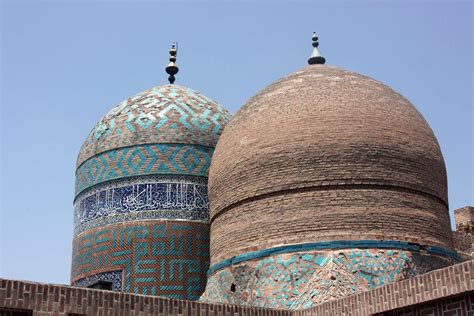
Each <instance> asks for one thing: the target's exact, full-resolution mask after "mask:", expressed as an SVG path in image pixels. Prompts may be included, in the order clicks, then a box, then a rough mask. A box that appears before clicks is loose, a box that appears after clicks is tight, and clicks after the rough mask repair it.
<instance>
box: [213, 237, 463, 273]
mask: <svg viewBox="0 0 474 316" xmlns="http://www.w3.org/2000/svg"><path fill="white" fill-rule="evenodd" d="M351 248H353V249H355V248H360V249H370V248H377V249H399V250H408V251H414V252H419V251H425V252H428V253H429V254H433V255H439V256H442V257H447V258H449V259H450V260H453V261H456V262H460V261H461V257H460V256H459V255H458V253H457V252H456V251H454V250H450V249H446V248H443V247H439V246H429V247H423V246H421V245H418V244H414V243H409V242H406V241H398V240H334V241H323V242H314V243H304V244H296V245H285V246H279V247H273V248H269V249H263V250H258V251H254V252H249V253H244V254H241V255H238V256H234V257H232V258H229V259H225V260H222V261H220V262H218V263H216V264H214V265H212V266H211V267H210V268H209V271H208V272H207V274H208V275H212V274H213V273H215V272H216V271H218V270H221V269H223V268H226V267H229V266H231V265H235V264H239V263H242V262H245V261H250V260H255V259H261V258H265V257H269V256H272V255H278V254H288V253H293V252H301V251H311V250H326V249H331V250H334V249H351ZM425 248H426V249H425Z"/></svg>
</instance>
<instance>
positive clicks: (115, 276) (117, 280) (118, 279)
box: [72, 270, 122, 291]
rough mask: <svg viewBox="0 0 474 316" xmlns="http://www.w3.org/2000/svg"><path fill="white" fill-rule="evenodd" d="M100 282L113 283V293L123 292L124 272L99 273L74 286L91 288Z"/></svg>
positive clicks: (79, 281) (81, 280)
mask: <svg viewBox="0 0 474 316" xmlns="http://www.w3.org/2000/svg"><path fill="white" fill-rule="evenodd" d="M99 281H105V282H111V283H112V291H122V270H117V271H108V272H102V273H97V274H94V275H91V276H88V277H85V278H82V279H80V280H77V281H76V282H74V283H73V284H72V285H73V286H78V287H89V286H91V285H94V284H96V283H98V282H99Z"/></svg>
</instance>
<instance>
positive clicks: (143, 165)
mask: <svg viewBox="0 0 474 316" xmlns="http://www.w3.org/2000/svg"><path fill="white" fill-rule="evenodd" d="M213 152H214V149H213V148H211V147H205V146H199V145H184V144H150V145H141V146H134V147H125V148H119V149H117V150H110V151H108V152H104V153H102V154H99V155H97V156H94V157H92V158H90V159H89V160H87V161H85V162H84V163H83V164H82V165H81V166H80V167H79V168H78V169H77V172H76V196H77V195H78V194H79V193H81V192H82V191H83V190H85V189H87V188H89V187H91V186H94V185H96V184H98V183H101V182H105V181H110V180H116V179H120V178H126V177H133V176H143V175H155V174H158V175H159V174H175V175H194V176H203V177H207V173H208V169H209V165H210V164H211V157H212V154H213Z"/></svg>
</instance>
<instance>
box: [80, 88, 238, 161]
mask: <svg viewBox="0 0 474 316" xmlns="http://www.w3.org/2000/svg"><path fill="white" fill-rule="evenodd" d="M229 119H230V114H229V112H228V111H227V110H226V109H225V108H223V107H222V106H220V105H219V104H217V103H216V102H214V101H212V100H210V99H209V98H207V97H205V96H204V95H202V94H200V93H199V92H196V91H194V90H192V89H189V88H186V87H183V86H178V85H164V86H158V87H154V88H152V89H149V90H146V91H143V92H141V93H139V94H137V95H135V96H133V97H131V98H129V99H127V100H125V101H123V102H121V103H120V104H119V105H117V106H116V107H114V108H112V110H110V112H109V113H107V114H106V115H105V116H104V117H103V118H102V119H101V120H100V121H99V122H98V123H97V124H96V126H95V127H94V128H93V129H92V131H91V132H90V133H89V135H88V136H87V139H86V141H85V142H84V144H83V145H82V147H81V151H80V154H79V157H78V161H77V165H78V166H79V165H81V164H82V163H83V162H84V161H85V160H87V159H89V158H90V157H92V156H94V155H97V154H99V153H101V152H104V151H107V150H110V149H115V148H120V147H128V146H134V145H138V144H154V143H185V144H198V145H204V146H210V147H215V145H216V143H217V139H218V138H219V135H220V134H221V132H222V129H223V127H224V126H225V124H226V123H227V122H228V121H229Z"/></svg>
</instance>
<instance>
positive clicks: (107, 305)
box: [0, 261, 474, 316]
mask: <svg viewBox="0 0 474 316" xmlns="http://www.w3.org/2000/svg"><path fill="white" fill-rule="evenodd" d="M473 291H474V261H467V262H464V263H461V264H458V265H455V266H450V267H448V268H444V269H441V270H436V271H432V272H429V273H427V274H424V275H421V276H418V277H415V278H412V279H409V280H404V281H400V282H396V283H393V284H390V285H387V286H382V287H379V288H376V289H374V290H371V291H367V292H364V293H360V294H357V295H352V296H349V297H346V298H343V299H339V300H335V301H331V302H328V303H324V304H321V305H318V306H316V307H313V308H311V309H307V310H300V311H295V312H292V311H285V310H271V309H261V308H252V307H243V306H234V305H214V304H206V303H201V302H190V301H183V300H175V299H166V298H162V297H156V296H147V295H139V294H128V293H118V292H111V291H103V290H93V289H85V288H76V287H70V286H65V285H54V284H42V283H34V282H26V281H17V280H6V279H0V313H4V314H5V315H8V314H6V313H7V312H11V310H12V309H13V310H16V311H23V312H25V311H26V312H27V311H32V312H33V316H46V315H71V314H75V315H140V316H147V315H161V316H168V315H173V316H174V315H176V316H178V315H180V316H181V315H188V316H190V315H199V316H208V315H209V316H211V315H212V316H221V315H222V316H224V315H226V316H231V315H232V316H238V315H242V316H243V315H249V316H257V315H259V316H267V315H268V316H290V315H295V316H309V315H318V316H323V315H354V316H356V315H372V314H379V315H381V313H385V314H384V315H468V313H472V310H473V308H472V302H473V300H472V294H473ZM414 308H415V309H414ZM428 309H430V310H431V312H430V313H426V314H420V313H419V311H422V310H428ZM413 310H415V312H413ZM391 311H393V312H395V311H396V312H397V313H398V314H397V313H395V314H393V313H388V312H391ZM399 311H404V312H406V313H405V314H403V313H400V312H399ZM443 311H444V312H443ZM448 311H450V313H448ZM408 312H411V313H412V314H410V313H408ZM407 313H408V314H407ZM416 313H418V314H416ZM0 315H1V314H0ZM469 315H470V314H469Z"/></svg>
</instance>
